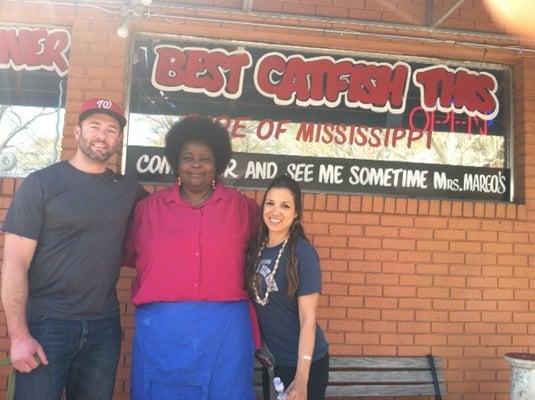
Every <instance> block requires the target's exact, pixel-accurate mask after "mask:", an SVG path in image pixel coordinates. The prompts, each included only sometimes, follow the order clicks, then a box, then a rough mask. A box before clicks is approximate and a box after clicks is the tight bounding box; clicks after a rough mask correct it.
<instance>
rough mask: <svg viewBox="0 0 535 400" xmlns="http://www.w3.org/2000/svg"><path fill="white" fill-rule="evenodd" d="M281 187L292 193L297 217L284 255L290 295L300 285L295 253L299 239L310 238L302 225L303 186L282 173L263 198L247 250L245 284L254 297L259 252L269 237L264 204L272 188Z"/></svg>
mask: <svg viewBox="0 0 535 400" xmlns="http://www.w3.org/2000/svg"><path fill="white" fill-rule="evenodd" d="M274 188H281V189H288V190H289V191H290V193H292V197H293V200H294V204H295V214H296V216H295V219H294V221H293V223H292V225H291V226H290V231H289V237H288V243H287V244H286V249H287V251H285V253H286V254H284V255H283V257H285V258H286V259H287V266H286V282H287V285H288V296H293V295H294V294H295V291H296V290H297V287H298V286H299V276H298V273H297V257H296V254H295V248H296V246H297V241H298V240H299V239H304V240H306V241H307V242H308V238H307V237H306V235H305V230H304V229H303V225H301V219H302V216H303V205H302V202H301V188H300V187H299V184H298V183H297V182H296V181H294V180H293V179H292V178H290V177H289V176H288V175H280V176H278V177H276V178H275V179H273V180H272V181H271V183H270V184H269V185H268V187H267V189H266V191H265V193H264V198H263V199H262V211H261V213H260V217H259V219H260V221H259V223H258V232H257V235H256V237H255V238H254V239H253V240H252V241H251V243H250V245H249V248H248V250H247V266H246V268H245V285H246V289H247V291H248V292H249V294H250V295H251V296H253V298H254V289H253V284H254V280H255V279H256V266H257V264H258V261H259V260H258V255H259V254H258V252H259V251H260V249H261V248H262V246H263V245H264V243H265V242H266V239H267V237H268V233H269V232H268V227H267V226H266V224H265V222H264V218H263V211H264V206H265V203H266V196H267V194H268V192H269V191H270V190H271V189H274Z"/></svg>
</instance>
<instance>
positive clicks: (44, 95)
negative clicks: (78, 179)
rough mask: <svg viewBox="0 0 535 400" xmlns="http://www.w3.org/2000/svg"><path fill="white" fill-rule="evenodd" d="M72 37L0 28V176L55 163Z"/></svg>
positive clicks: (25, 172)
mask: <svg viewBox="0 0 535 400" xmlns="http://www.w3.org/2000/svg"><path fill="white" fill-rule="evenodd" d="M70 45H71V35H70V33H69V32H68V31H66V30H64V29H47V28H35V27H2V26H0V176H26V175H28V174H29V173H30V172H32V171H34V170H36V169H40V168H43V167H45V166H47V165H50V164H52V163H54V162H56V161H57V160H59V152H60V146H61V143H60V141H61V133H62V130H63V118H64V112H65V110H64V104H65V85H66V75H67V72H68V69H69V62H68V52H69V49H70Z"/></svg>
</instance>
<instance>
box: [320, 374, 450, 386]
mask: <svg viewBox="0 0 535 400" xmlns="http://www.w3.org/2000/svg"><path fill="white" fill-rule="evenodd" d="M437 375H438V374H437ZM438 381H439V382H441V381H442V379H441V377H440V376H438ZM341 382H350V383H359V384H367V383H370V382H371V383H373V382H381V383H387V382H405V383H409V382H430V383H433V376H432V375H431V372H430V371H330V372H329V383H341Z"/></svg>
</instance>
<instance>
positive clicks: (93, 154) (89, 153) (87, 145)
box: [78, 132, 115, 162]
mask: <svg viewBox="0 0 535 400" xmlns="http://www.w3.org/2000/svg"><path fill="white" fill-rule="evenodd" d="M94 143H98V141H96V140H94V141H92V142H89V141H88V140H87V139H86V138H85V136H84V134H83V132H82V133H80V139H79V140H78V147H79V148H80V150H81V151H82V153H83V154H84V155H85V156H86V157H88V158H89V159H90V160H93V161H100V162H104V161H108V160H109V159H110V158H111V156H112V155H113V153H115V148H112V147H108V149H107V150H106V151H103V152H102V151H94V150H93V149H92V147H91V146H92V144H94ZM100 143H103V144H105V143H104V142H100ZM106 146H107V144H106Z"/></svg>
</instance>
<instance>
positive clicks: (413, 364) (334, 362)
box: [329, 357, 440, 370]
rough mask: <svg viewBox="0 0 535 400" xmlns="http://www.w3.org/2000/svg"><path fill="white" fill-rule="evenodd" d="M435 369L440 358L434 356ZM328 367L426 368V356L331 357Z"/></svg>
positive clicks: (427, 363)
mask: <svg viewBox="0 0 535 400" xmlns="http://www.w3.org/2000/svg"><path fill="white" fill-rule="evenodd" d="M435 365H436V367H437V370H438V369H439V368H440V359H438V358H435ZM329 368H330V369H333V368H365V369H373V368H388V369H395V368H406V369H408V368H413V369H428V368H429V361H428V360H427V357H331V358H330V360H329Z"/></svg>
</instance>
